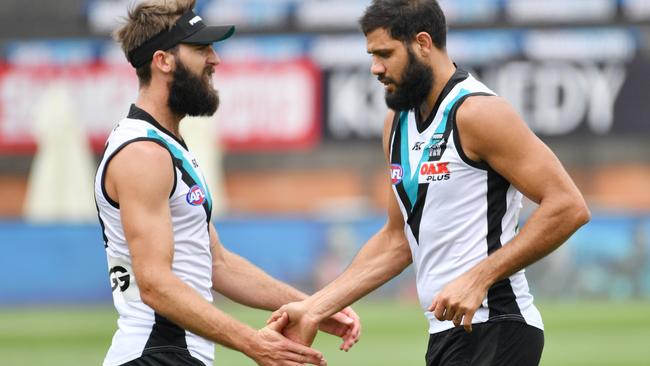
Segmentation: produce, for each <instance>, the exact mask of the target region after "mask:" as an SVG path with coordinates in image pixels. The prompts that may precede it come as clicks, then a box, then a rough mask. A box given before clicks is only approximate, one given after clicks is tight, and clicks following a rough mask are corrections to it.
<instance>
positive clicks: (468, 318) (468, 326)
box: [463, 311, 474, 333]
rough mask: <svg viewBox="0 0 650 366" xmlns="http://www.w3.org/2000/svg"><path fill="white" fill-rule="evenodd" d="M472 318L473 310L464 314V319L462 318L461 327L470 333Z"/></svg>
mask: <svg viewBox="0 0 650 366" xmlns="http://www.w3.org/2000/svg"><path fill="white" fill-rule="evenodd" d="M472 318H474V312H473V311H470V312H468V313H466V314H465V319H464V320H463V328H465V331H466V332H467V333H472Z"/></svg>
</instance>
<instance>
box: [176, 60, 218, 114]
mask: <svg viewBox="0 0 650 366" xmlns="http://www.w3.org/2000/svg"><path fill="white" fill-rule="evenodd" d="M177 61H178V62H177V64H176V70H174V75H173V79H172V81H170V82H169V99H168V100H167V106H168V107H169V109H170V110H171V112H172V113H174V114H175V115H177V116H186V115H187V116H193V117H194V116H211V115H213V114H214V112H216V111H217V108H218V107H219V93H218V92H217V91H216V90H214V88H212V85H210V83H209V82H207V81H206V80H205V79H204V77H203V76H204V75H207V77H208V78H209V77H212V76H211V75H210V74H208V73H207V72H204V73H203V75H201V76H196V75H194V74H192V72H190V70H189V69H188V68H187V67H185V65H184V64H183V63H182V62H180V60H178V59H177Z"/></svg>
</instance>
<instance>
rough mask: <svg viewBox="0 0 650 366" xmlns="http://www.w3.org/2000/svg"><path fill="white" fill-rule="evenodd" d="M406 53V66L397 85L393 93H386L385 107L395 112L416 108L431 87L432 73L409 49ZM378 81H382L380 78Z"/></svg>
mask: <svg viewBox="0 0 650 366" xmlns="http://www.w3.org/2000/svg"><path fill="white" fill-rule="evenodd" d="M406 51H407V53H408V64H407V65H406V68H405V69H404V72H402V78H401V81H400V83H399V84H395V90H394V91H393V92H388V91H386V96H385V99H386V105H387V106H388V108H390V109H393V110H395V111H407V110H410V109H413V108H416V107H419V106H420V104H422V103H423V102H424V100H425V99H426V98H427V96H428V95H429V92H430V91H431V88H432V86H433V71H432V70H431V68H430V67H429V66H428V65H426V64H425V63H423V62H420V61H419V60H418V59H417V58H416V57H415V54H413V51H411V49H410V48H408V47H407V48H406ZM379 79H380V80H384V78H382V77H381V76H380V78H379Z"/></svg>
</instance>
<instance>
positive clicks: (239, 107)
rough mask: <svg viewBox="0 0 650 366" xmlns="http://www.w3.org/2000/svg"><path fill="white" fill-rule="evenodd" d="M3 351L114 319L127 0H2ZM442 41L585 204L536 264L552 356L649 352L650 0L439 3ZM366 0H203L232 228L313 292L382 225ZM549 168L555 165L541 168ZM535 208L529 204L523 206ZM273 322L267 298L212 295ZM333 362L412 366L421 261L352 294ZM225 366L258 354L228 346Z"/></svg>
mask: <svg viewBox="0 0 650 366" xmlns="http://www.w3.org/2000/svg"><path fill="white" fill-rule="evenodd" d="M1 3H2V5H1V6H0V253H1V254H0V359H1V360H3V361H2V364H3V365H5V364H6V365H40V364H44V363H47V364H50V365H91V364H100V363H101V360H102V359H103V356H104V353H105V351H106V350H107V348H108V345H109V344H110V338H111V336H112V333H113V332H114V330H115V327H116V325H115V321H116V314H115V312H114V311H113V310H112V308H111V292H110V285H109V279H108V276H107V265H106V259H105V253H104V249H103V243H102V237H101V229H100V227H99V225H98V222H97V219H96V218H97V216H96V211H95V206H94V201H93V193H92V192H93V188H92V187H93V177H94V173H95V169H96V164H97V162H98V158H99V157H100V155H101V152H102V148H103V144H104V141H105V139H106V137H107V135H108V133H109V132H110V130H111V129H112V128H113V126H114V125H115V124H116V123H117V121H119V120H120V119H121V118H123V117H125V116H126V114H127V111H128V107H129V105H130V103H132V102H133V101H134V100H135V96H136V93H137V80H136V78H135V74H134V72H133V70H132V69H131V68H130V66H129V65H128V63H127V62H126V60H125V58H124V55H123V54H122V52H121V50H120V49H119V47H118V46H117V45H116V44H115V43H114V42H113V41H112V40H111V39H110V32H111V31H112V30H113V29H114V28H115V27H116V26H117V24H119V18H120V17H121V16H124V14H125V12H126V9H127V7H128V6H129V4H131V3H132V1H131V0H128V1H126V0H124V1H120V0H59V1H37V0H20V1H19V0H2V2H1ZM440 3H441V5H442V7H443V10H444V11H445V13H446V15H447V19H448V24H449V35H448V50H449V53H450V55H451V57H452V58H453V59H454V60H455V62H456V63H457V64H458V65H459V66H461V67H463V68H465V69H467V70H470V72H472V73H473V74H475V75H476V76H477V77H479V78H480V79H481V80H483V81H484V82H485V83H486V84H487V85H488V86H489V87H491V88H492V89H493V90H495V91H496V92H497V93H499V94H500V95H502V96H504V97H505V98H506V99H508V100H509V101H510V102H511V103H512V104H513V105H514V106H515V108H517V110H518V111H519V112H520V113H521V114H522V115H523V117H524V118H525V120H526V121H527V123H528V124H529V126H530V128H531V129H532V130H533V131H534V132H535V133H536V134H537V135H538V136H539V137H540V138H542V139H543V140H544V141H545V142H546V143H547V144H548V145H549V146H550V147H551V148H552V149H553V151H555V153H556V154H557V155H558V157H559V158H560V160H561V161H562V163H563V164H564V166H565V167H566V169H567V170H568V171H569V173H570V175H571V176H572V177H573V179H574V180H575V182H576V183H577V185H578V187H579V188H580V190H581V191H582V193H583V194H584V196H585V198H586V200H587V202H588V204H589V206H590V208H591V210H592V214H593V218H592V221H591V222H590V223H589V224H588V225H586V226H585V227H583V228H582V229H580V230H579V231H578V232H577V233H576V234H575V235H574V236H573V237H572V238H570V239H569V241H568V243H566V244H565V245H564V246H562V247H561V248H560V249H559V250H558V251H556V252H554V253H553V254H552V255H550V256H549V257H548V258H545V259H544V260H542V261H541V262H539V263H537V264H535V265H533V266H532V267H531V268H529V270H528V276H529V282H530V285H531V288H532V292H533V294H534V295H535V296H536V297H537V299H538V304H539V307H540V309H541V311H542V313H543V316H544V318H545V322H546V328H547V329H546V337H547V340H546V351H545V355H544V358H543V360H542V363H543V364H544V365H649V364H650V349H648V347H647V345H648V344H650V140H649V139H650V120H649V119H650V117H649V116H650V94H649V92H648V86H650V72H648V71H650V1H648V0H546V1H535V0H444V1H440ZM368 4H369V1H368V0H199V1H198V2H197V7H196V10H197V11H198V13H199V14H200V15H201V16H202V17H203V18H204V20H205V21H206V22H207V23H208V24H210V23H230V24H236V25H237V32H236V34H235V36H234V37H232V38H231V39H229V40H228V41H226V42H222V43H219V44H217V45H216V50H217V52H218V54H219V55H220V57H221V59H222V64H221V65H220V66H219V67H218V68H217V71H216V73H215V76H214V77H215V85H216V86H217V88H218V89H219V91H220V95H221V100H222V104H221V107H220V109H219V111H218V112H217V114H216V116H215V117H213V118H208V119H194V120H192V121H184V122H183V124H182V129H183V133H184V135H185V137H186V139H187V140H188V144H189V145H190V147H191V149H193V151H195V152H196V154H197V155H198V157H199V160H200V161H201V162H202V166H203V168H204V170H206V174H207V175H208V180H209V181H210V187H211V191H212V194H213V197H215V199H214V201H215V212H214V216H213V217H216V219H215V225H216V226H217V229H218V231H219V232H220V236H221V239H222V241H223V242H224V244H225V245H226V246H227V247H228V248H229V249H231V250H233V251H235V252H237V253H240V254H241V255H243V256H244V257H246V258H248V259H249V260H250V261H252V262H253V263H255V264H257V265H259V266H260V267H262V268H263V269H264V270H266V271H267V272H269V273H270V274H271V275H273V276H274V277H276V278H279V279H281V280H283V281H286V282H289V283H291V284H293V285H295V286H297V287H299V288H301V289H303V290H304V291H307V292H313V291H314V290H316V289H318V288H320V287H322V286H323V285H324V284H326V283H328V282H329V281H331V280H332V279H333V278H334V277H336V275H338V274H339V273H340V272H341V271H342V270H343V269H344V268H345V267H346V266H347V265H348V264H349V262H350V260H351V258H352V257H353V256H354V254H355V253H356V252H357V250H358V249H359V248H360V247H361V245H363V243H364V242H365V240H367V239H368V238H369V237H370V236H371V235H372V234H373V233H374V232H375V231H376V230H377V229H379V228H380V227H381V226H382V224H383V222H384V220H385V206H386V202H387V198H388V194H389V190H388V188H389V186H388V182H387V173H386V170H385V161H384V157H383V153H382V148H381V131H382V123H383V117H384V115H385V113H386V110H387V109H386V106H385V103H384V99H383V94H384V91H383V88H382V87H381V85H380V84H379V83H378V82H377V81H376V79H375V77H373V76H372V75H371V74H370V57H369V56H368V55H367V53H366V49H365V38H364V37H363V35H362V34H361V33H360V32H359V30H358V27H357V20H358V18H359V17H360V16H361V15H362V13H363V11H364V9H365V7H366V6H367V5H368ZM536 178H537V179H540V180H544V179H545V177H544V176H540V177H536ZM534 209H535V205H534V204H532V203H530V202H527V203H526V205H525V207H524V215H522V216H523V221H524V222H525V217H526V216H527V215H529V214H530V213H531V212H532V211H533V210H534ZM216 304H217V306H220V307H224V308H226V309H227V311H229V312H231V313H233V314H234V315H235V316H237V317H239V318H241V319H244V320H245V321H247V322H249V323H250V324H251V325H253V326H256V327H261V326H262V325H263V321H264V319H265V317H266V316H267V315H268V314H267V313H265V312H259V311H254V310H249V309H245V308H242V307H239V306H237V305H234V304H231V303H228V302H227V301H226V300H225V299H221V298H218V299H217V301H216ZM357 308H358V310H359V313H360V314H361V316H362V320H364V327H365V328H364V329H365V330H364V335H363V338H362V342H361V343H360V344H359V345H358V346H357V347H356V349H354V350H353V351H351V352H350V353H349V354H341V352H338V351H337V350H336V348H337V347H336V340H335V339H333V338H332V337H328V336H321V337H319V340H318V341H317V346H318V347H320V349H321V350H322V351H324V352H325V354H326V356H327V357H328V358H329V359H330V364H333V365H419V364H423V357H424V352H425V349H426V340H427V335H426V325H425V320H424V317H423V316H422V314H421V311H420V309H419V307H418V305H417V299H416V297H415V288H414V280H413V271H412V269H410V268H409V269H407V270H406V271H405V272H404V273H403V274H402V275H400V276H399V277H398V278H397V279H396V280H393V281H391V282H390V283H389V284H387V285H386V286H384V287H382V288H381V289H379V290H377V291H376V292H375V293H373V294H372V295H371V296H369V297H368V298H366V299H364V300H362V301H360V302H359V304H358V305H357ZM216 359H217V361H216V364H220V365H252V362H251V361H249V360H247V359H246V358H244V357H243V356H240V355H237V354H235V353H234V352H232V351H228V350H224V349H222V348H218V350H217V357H216Z"/></svg>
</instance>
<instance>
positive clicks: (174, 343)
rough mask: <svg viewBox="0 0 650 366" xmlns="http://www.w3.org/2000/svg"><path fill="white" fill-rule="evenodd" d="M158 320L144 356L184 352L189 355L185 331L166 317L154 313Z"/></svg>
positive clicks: (152, 330) (143, 353) (145, 347)
mask: <svg viewBox="0 0 650 366" xmlns="http://www.w3.org/2000/svg"><path fill="white" fill-rule="evenodd" d="M154 317H155V319H156V321H155V323H154V324H153V327H152V328H151V333H150V334H149V339H148V340H147V343H146V344H145V346H144V350H143V351H142V355H146V354H149V353H154V352H182V353H187V354H189V352H190V351H188V350H187V341H186V340H185V329H183V328H181V327H179V326H178V325H176V324H174V323H172V322H171V321H170V320H168V319H167V318H165V317H164V316H162V315H160V314H158V313H154Z"/></svg>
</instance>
